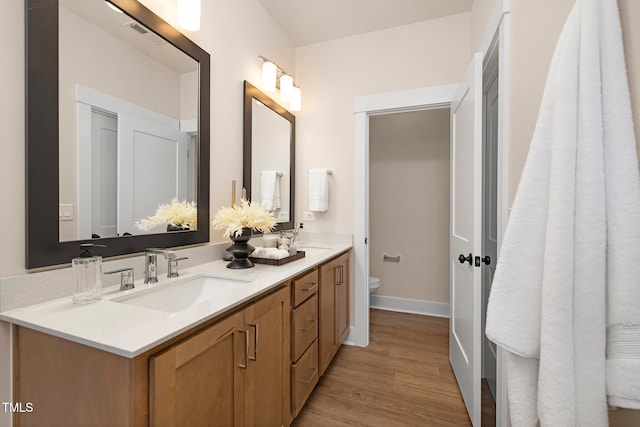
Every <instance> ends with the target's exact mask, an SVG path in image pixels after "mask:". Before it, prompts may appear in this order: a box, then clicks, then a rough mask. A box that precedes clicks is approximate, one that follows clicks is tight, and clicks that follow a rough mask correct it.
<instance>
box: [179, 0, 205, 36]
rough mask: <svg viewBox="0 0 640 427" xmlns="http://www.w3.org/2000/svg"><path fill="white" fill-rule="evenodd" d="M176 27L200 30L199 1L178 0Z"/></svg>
mask: <svg viewBox="0 0 640 427" xmlns="http://www.w3.org/2000/svg"><path fill="white" fill-rule="evenodd" d="M178 25H180V26H181V27H182V28H184V29H185V30H189V31H198V30H200V0H178Z"/></svg>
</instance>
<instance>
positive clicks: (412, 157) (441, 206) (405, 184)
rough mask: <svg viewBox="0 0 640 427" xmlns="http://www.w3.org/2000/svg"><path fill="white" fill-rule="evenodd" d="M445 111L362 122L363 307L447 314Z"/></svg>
mask: <svg viewBox="0 0 640 427" xmlns="http://www.w3.org/2000/svg"><path fill="white" fill-rule="evenodd" d="M449 116H450V112H449V109H448V108H431V109H424V110H418V111H408V112H406V111H403V112H397V113H392V114H378V115H373V116H371V118H370V122H369V132H370V136H369V144H370V146H369V148H370V153H369V157H370V158H369V164H370V173H369V185H370V187H371V191H370V198H369V214H370V218H371V223H370V235H369V240H370V241H369V247H370V257H369V263H370V272H371V276H373V277H377V278H379V279H380V288H379V289H378V290H377V292H376V293H375V294H373V295H371V298H370V307H371V308H379V309H383V310H390V311H396V312H403V313H414V314H423V315H429V316H436V317H448V300H449V270H448V267H447V266H448V258H449V251H448V247H449V165H450V155H449V152H450V150H449V145H450V144H449V139H450V125H449Z"/></svg>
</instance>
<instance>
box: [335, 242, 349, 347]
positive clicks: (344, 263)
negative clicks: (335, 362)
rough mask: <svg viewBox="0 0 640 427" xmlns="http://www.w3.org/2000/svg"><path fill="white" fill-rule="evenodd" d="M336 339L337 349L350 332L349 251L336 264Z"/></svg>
mask: <svg viewBox="0 0 640 427" xmlns="http://www.w3.org/2000/svg"><path fill="white" fill-rule="evenodd" d="M335 273H336V279H335V280H336V287H335V290H336V313H335V316H336V339H335V345H336V348H335V351H338V348H340V345H342V341H344V339H345V338H346V337H347V335H348V334H349V253H348V252H347V253H346V254H343V255H341V256H340V257H339V258H338V259H337V264H336V270H335Z"/></svg>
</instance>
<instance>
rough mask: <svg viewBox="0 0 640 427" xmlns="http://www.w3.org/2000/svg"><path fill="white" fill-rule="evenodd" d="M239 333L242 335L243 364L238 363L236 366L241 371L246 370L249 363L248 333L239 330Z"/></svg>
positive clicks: (244, 330)
mask: <svg viewBox="0 0 640 427" xmlns="http://www.w3.org/2000/svg"><path fill="white" fill-rule="evenodd" d="M240 332H242V333H243V334H244V363H239V364H238V366H239V367H240V368H242V369H247V364H248V363H249V331H248V330H246V329H240Z"/></svg>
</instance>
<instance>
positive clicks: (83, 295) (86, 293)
mask: <svg viewBox="0 0 640 427" xmlns="http://www.w3.org/2000/svg"><path fill="white" fill-rule="evenodd" d="M94 247H103V248H104V247H105V246H104V245H95V244H93V243H83V244H81V245H80V256H79V257H78V258H74V259H73V260H71V264H72V267H73V282H74V283H73V303H74V304H87V303H91V302H96V301H98V300H99V299H100V298H102V257H101V256H98V255H94V254H93V252H92V250H91V249H92V248H94Z"/></svg>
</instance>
